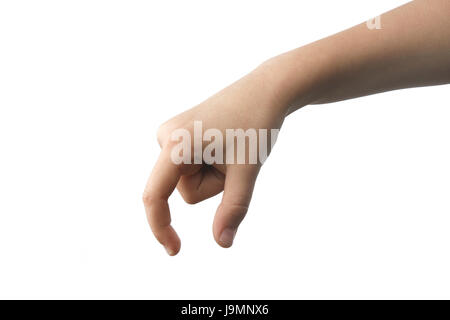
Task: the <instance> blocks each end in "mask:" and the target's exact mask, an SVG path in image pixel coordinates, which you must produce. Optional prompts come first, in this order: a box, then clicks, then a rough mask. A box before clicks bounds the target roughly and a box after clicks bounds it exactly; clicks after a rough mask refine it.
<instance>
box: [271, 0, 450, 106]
mask: <svg viewBox="0 0 450 320" xmlns="http://www.w3.org/2000/svg"><path fill="white" fill-rule="evenodd" d="M381 27H382V28H381V29H379V30H377V29H369V28H368V26H367V24H366V23H363V24H361V25H358V26H356V27H353V28H351V29H349V30H346V31H343V32H341V33H338V34H336V35H334V36H331V37H328V38H325V39H323V40H320V41H317V42H314V43H312V44H310V45H307V46H304V47H301V48H299V49H295V50H293V51H290V52H287V53H285V54H282V55H280V56H278V57H275V58H273V59H271V60H269V61H268V62H266V63H265V64H264V67H265V68H266V69H269V70H270V73H271V74H272V75H273V77H272V78H273V79H272V80H271V81H273V83H274V85H275V87H276V90H275V91H276V93H277V96H278V98H279V99H280V100H281V101H282V103H281V105H284V106H286V107H287V109H286V112H287V113H290V112H292V111H294V110H296V109H298V108H300V107H302V106H304V105H307V104H311V103H327V102H333V101H339V100H344V99H350V98H354V97H360V96H364V95H369V94H374V93H379V92H384V91H389V90H395V89H402V88H410V87H418V86H428V85H438V84H444V83H450V1H448V0H415V1H412V2H410V3H408V4H406V5H404V6H402V7H399V8H397V9H395V10H392V11H390V12H388V13H385V14H383V15H382V16H381Z"/></svg>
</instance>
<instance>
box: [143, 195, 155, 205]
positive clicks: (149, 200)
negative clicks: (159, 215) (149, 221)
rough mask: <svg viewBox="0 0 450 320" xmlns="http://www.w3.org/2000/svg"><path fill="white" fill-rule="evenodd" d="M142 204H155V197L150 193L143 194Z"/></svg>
mask: <svg viewBox="0 0 450 320" xmlns="http://www.w3.org/2000/svg"><path fill="white" fill-rule="evenodd" d="M142 202H144V204H145V205H150V204H152V203H153V202H154V197H153V195H152V194H151V193H149V192H144V193H143V194H142Z"/></svg>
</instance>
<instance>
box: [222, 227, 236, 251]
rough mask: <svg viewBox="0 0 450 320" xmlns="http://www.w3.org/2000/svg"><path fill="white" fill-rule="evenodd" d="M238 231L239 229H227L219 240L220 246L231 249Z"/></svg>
mask: <svg viewBox="0 0 450 320" xmlns="http://www.w3.org/2000/svg"><path fill="white" fill-rule="evenodd" d="M236 231H237V229H234V228H225V229H224V230H223V231H222V234H221V235H220V238H219V241H220V244H221V245H223V246H224V247H231V245H232V244H233V240H234V236H235V235H236Z"/></svg>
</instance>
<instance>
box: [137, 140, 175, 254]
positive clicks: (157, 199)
mask: <svg viewBox="0 0 450 320" xmlns="http://www.w3.org/2000/svg"><path fill="white" fill-rule="evenodd" d="M180 176H181V173H180V165H176V164H174V163H173V162H172V161H171V158H170V150H169V148H167V147H166V148H164V149H163V150H162V151H161V154H160V156H159V158H158V161H157V162H156V164H155V166H154V168H153V170H152V173H151V174H150V177H149V179H148V182H147V185H146V187H145V191H144V195H143V201H144V206H145V211H146V214H147V220H148V222H149V224H150V228H151V229H152V231H153V234H154V235H155V237H156V239H157V240H158V241H159V242H160V243H161V244H162V245H163V246H164V247H165V248H166V250H167V253H168V254H169V255H171V256H174V255H176V254H177V253H178V251H180V246H181V242H180V238H179V237H178V235H177V233H176V232H175V230H174V229H173V228H172V226H171V225H170V222H171V219H170V210H169V204H168V202H167V200H168V198H169V197H170V195H171V194H172V192H173V190H174V189H175V187H176V185H177V183H178V180H179V179H180Z"/></svg>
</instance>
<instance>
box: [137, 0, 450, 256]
mask: <svg viewBox="0 0 450 320" xmlns="http://www.w3.org/2000/svg"><path fill="white" fill-rule="evenodd" d="M381 26H382V28H381V29H369V28H368V26H367V25H366V23H363V24H361V25H358V26H355V27H353V28H351V29H348V30H346V31H343V32H341V33H338V34H336V35H333V36H331V37H328V38H325V39H322V40H320V41H317V42H314V43H312V44H309V45H306V46H304V47H301V48H298V49H295V50H292V51H290V52H287V53H284V54H282V55H280V56H277V57H274V58H271V59H269V60H267V61H266V62H264V63H263V64H261V65H260V66H259V67H258V68H256V69H255V70H253V71H252V72H250V73H249V74H248V75H247V76H245V77H243V78H242V79H240V80H238V81H236V82H235V83H233V84H232V85H230V86H229V87H227V88H225V89H223V90H222V91H220V92H219V93H217V94H215V95H214V96H212V97H211V98H209V99H207V100H206V101H204V102H202V103H200V104H199V105H198V106H196V107H194V108H192V109H190V110H188V111H186V112H184V113H182V114H180V115H177V116H176V117H174V118H172V119H171V120H169V121H167V122H166V123H164V124H163V125H162V126H161V127H160V129H159V130H158V141H159V144H160V146H161V148H162V151H161V154H160V157H159V159H158V161H157V163H156V165H155V167H154V169H153V171H152V173H151V175H150V178H149V180H148V183H147V186H146V188H145V191H144V195H143V201H144V205H145V209H146V213H147V218H148V221H149V224H150V227H151V229H152V231H153V233H154V234H155V237H156V238H157V240H158V241H159V242H160V243H161V244H162V245H163V246H164V247H165V248H166V250H167V252H168V254H169V255H176V254H177V253H178V252H179V250H180V246H181V242H180V239H179V237H178V235H177V234H176V232H175V230H174V229H173V228H172V226H171V225H170V222H171V219H170V211H169V205H168V198H169V197H170V195H171V194H172V192H173V191H174V190H175V188H177V189H178V191H179V192H180V194H181V195H182V197H183V199H184V200H185V201H186V202H187V203H190V204H193V203H197V202H200V201H202V200H205V199H207V198H210V197H212V196H214V195H217V194H219V193H221V192H222V191H223V196H222V201H221V203H220V205H219V207H218V209H217V212H216V215H215V219H214V224H213V234H214V238H215V240H216V242H217V243H218V244H219V245H220V246H222V247H225V248H227V247H230V246H231V245H232V243H233V239H234V236H235V234H236V231H237V228H238V227H239V224H240V223H241V221H242V220H243V219H244V217H245V215H246V213H247V210H248V207H249V204H250V200H251V196H252V191H253V187H254V184H255V181H256V178H257V176H258V173H259V171H260V167H261V166H260V165H259V164H213V165H204V164H203V165H202V164H179V165H176V164H174V163H173V162H172V161H171V158H170V153H171V150H172V148H173V147H174V145H175V142H174V141H172V140H171V138H170V137H171V132H173V130H175V129H177V128H186V129H187V130H189V131H192V130H193V122H194V121H202V122H203V127H204V129H205V130H206V129H207V128H216V129H219V130H220V131H222V132H224V131H225V129H230V128H242V129H244V130H246V129H248V128H255V129H260V128H266V129H270V128H281V126H282V124H283V121H284V118H285V117H286V116H287V115H289V114H290V113H292V112H294V111H295V110H297V109H299V108H301V107H303V106H305V105H308V104H320V103H329V102H334V101H340V100H345V99H350V98H356V97H360V96H364V95H370V94H374V93H380V92H385V91H389V90H396V89H402V88H412V87H418V86H431V85H440V84H447V83H450V1H449V0H415V1H412V2H410V3H408V4H406V5H404V6H402V7H399V8H397V9H395V10H392V11H390V12H388V13H385V14H383V15H382V16H381ZM224 152H226V148H225V149H224Z"/></svg>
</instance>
